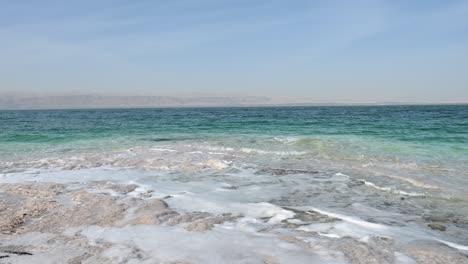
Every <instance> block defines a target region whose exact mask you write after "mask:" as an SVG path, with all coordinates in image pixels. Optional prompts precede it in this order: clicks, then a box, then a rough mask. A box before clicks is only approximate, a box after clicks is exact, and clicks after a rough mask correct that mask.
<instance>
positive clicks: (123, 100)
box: [0, 93, 466, 109]
mask: <svg viewBox="0 0 468 264" xmlns="http://www.w3.org/2000/svg"><path fill="white" fill-rule="evenodd" d="M410 104H415V105H416V104H466V102H366V101H363V102H356V101H352V102H313V100H311V99H304V98H302V99H297V98H270V97H266V96H142V95H135V96H125V95H93V94H88V95H18V94H14V93H7V94H0V109H83V108H152V107H154V108H157V107H222V106H281V105H283V106H285V105H289V106H308V105H410Z"/></svg>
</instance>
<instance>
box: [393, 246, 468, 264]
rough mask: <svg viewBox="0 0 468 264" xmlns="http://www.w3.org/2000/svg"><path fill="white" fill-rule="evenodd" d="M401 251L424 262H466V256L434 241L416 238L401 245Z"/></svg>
mask: <svg viewBox="0 0 468 264" xmlns="http://www.w3.org/2000/svg"><path fill="white" fill-rule="evenodd" d="M402 251H403V252H404V253H405V254H407V255H408V256H410V257H412V258H414V259H415V260H416V262H417V263H425V264H447V263H450V264H467V263H468V258H467V257H466V256H464V255H463V254H461V253H460V252H458V251H456V250H455V249H453V248H451V247H449V246H447V245H444V244H442V243H439V242H436V241H427V240H418V241H412V242H411V243H409V244H407V245H405V246H403V247H402Z"/></svg>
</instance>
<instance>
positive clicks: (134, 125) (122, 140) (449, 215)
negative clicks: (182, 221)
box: [0, 106, 468, 263]
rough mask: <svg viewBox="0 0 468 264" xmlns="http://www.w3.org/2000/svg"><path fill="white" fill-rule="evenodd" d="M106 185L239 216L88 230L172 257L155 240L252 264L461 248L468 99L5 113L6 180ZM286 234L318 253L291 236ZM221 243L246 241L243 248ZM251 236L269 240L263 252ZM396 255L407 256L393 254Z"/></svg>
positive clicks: (466, 226)
mask: <svg viewBox="0 0 468 264" xmlns="http://www.w3.org/2000/svg"><path fill="white" fill-rule="evenodd" d="M101 180H104V181H112V182H118V183H135V184H138V186H140V187H139V189H138V190H137V192H136V193H133V194H132V195H137V194H138V192H140V193H141V192H148V191H151V193H152V198H161V199H163V198H164V199H165V201H166V202H167V203H168V204H169V206H170V207H171V208H174V209H175V210H178V211H180V212H198V211H201V212H207V213H211V214H227V213H230V214H233V215H236V216H239V218H238V220H236V221H234V222H230V223H224V224H221V225H218V226H216V228H215V229H214V230H212V231H209V232H206V233H203V234H196V235H188V234H185V233H183V234H179V233H177V232H178V231H177V230H173V229H171V228H169V227H164V226H162V227H126V228H125V229H121V230H118V231H116V230H113V229H112V228H101V227H86V228H88V229H84V230H83V231H82V232H83V234H86V235H87V236H88V237H89V239H104V240H106V241H109V242H111V243H115V244H116V247H124V246H123V245H124V244H125V243H126V242H125V241H127V240H131V241H132V243H133V244H135V245H137V246H138V247H139V248H141V249H142V250H146V251H152V250H153V249H154V248H158V247H165V248H166V249H165V250H164V251H165V252H166V253H164V254H166V255H164V254H162V253H160V254H159V255H158V254H157V256H155V257H157V258H159V259H168V260H171V258H172V257H173V256H174V255H177V254H176V253H175V252H177V250H176V249H174V248H177V246H178V245H177V244H170V243H169V244H167V243H166V244H164V245H162V244H161V240H156V241H153V242H151V243H149V242H148V240H151V237H158V236H160V237H169V236H172V235H174V234H178V236H179V238H180V243H181V244H180V245H183V247H184V248H190V247H189V245H190V244H192V243H195V244H200V245H205V246H204V247H205V248H208V247H210V248H211V249H210V250H211V251H210V252H211V253H210V254H211V255H210V254H208V255H207V256H205V257H200V258H199V259H197V260H194V261H195V263H219V260H220V259H223V258H224V259H229V258H233V259H236V258H238V257H239V256H240V255H242V254H243V255H242V256H244V257H245V263H256V262H255V259H256V258H255V256H256V255H258V254H263V253H262V252H264V253H265V252H274V251H275V250H277V251H278V252H277V255H276V259H277V260H278V261H279V263H303V262H304V260H306V259H307V260H310V261H314V260H315V261H316V262H322V263H324V262H325V261H330V262H331V263H334V262H341V260H343V259H345V258H342V256H341V255H342V254H343V253H342V252H340V251H339V250H338V249H336V248H335V249H332V248H330V247H327V246H326V243H328V241H335V240H339V241H345V240H346V239H355V240H356V241H360V242H363V243H374V242H375V241H374V240H373V239H374V238H376V237H385V238H391V239H394V240H396V241H397V243H400V244H405V243H411V242H412V241H418V240H433V241H439V242H441V243H443V244H446V245H448V246H450V247H452V248H454V249H456V250H459V251H460V252H462V253H465V254H466V253H467V252H468V251H467V250H468V248H467V246H468V195H467V193H466V190H467V187H468V106H372V107H370V106H369V107H364V106H362V107H360V106H353V107H344V106H343V107H278V108H198V109H188V108H187V109H125V110H124V109H116V110H48V111H1V112H0V181H1V182H10V183H18V182H31V181H43V182H61V183H76V182H91V181H101ZM315 213H319V214H317V215H315ZM431 224H439V225H443V226H444V227H445V228H446V230H445V231H440V230H433V229H432V228H431V227H430V226H429V225H431ZM93 228H94V229H93ZM152 228H153V229H152ZM90 230H91V231H90ZM265 230H268V232H266V231H265ZM117 232H118V233H119V234H120V235H116V233H117ZM174 232H175V233H174ZM278 233H281V234H283V235H285V234H287V235H289V236H293V237H295V239H299V240H301V241H303V242H304V243H308V244H310V247H312V248H314V247H315V248H314V250H313V251H312V252H315V253H313V254H311V253H310V252H304V251H301V250H299V249H298V248H295V247H294V246H292V245H288V244H282V243H284V241H283V242H281V241H280V240H279V238H278V235H273V234H278ZM96 234H100V235H99V236H98V237H96ZM135 234H139V235H137V236H135ZM151 234H153V235H151ZM304 234H306V235H304ZM307 234H314V235H315V236H312V235H311V237H308V235H307ZM187 236H188V237H187ZM222 237H225V238H226V237H230V239H234V238H235V239H234V240H232V241H234V242H235V241H237V240H238V241H237V242H235V243H238V244H236V245H237V246H235V247H238V248H237V250H236V251H234V252H233V251H229V250H227V249H228V248H229V247H232V246H233V245H235V243H234V242H232V241H231V242H229V239H227V240H226V241H224V240H222V239H221V238H222ZM236 239H237V240H236ZM145 241H146V242H145ZM216 241H222V242H219V243H218V242H216ZM248 241H256V242H255V243H259V244H261V246H259V247H258V248H257V250H256V251H255V252H256V253H255V254H256V255H255V254H253V253H249V249H248V248H250V246H249V245H248V244H247V243H248ZM127 242H128V241H127ZM233 243H234V244H233ZM251 243H253V242H251ZM288 246H291V247H292V248H288ZM202 247H203V246H202ZM282 247H283V248H282ZM174 250H175V251H174ZM191 250H195V249H191ZM117 251H118V250H117ZM215 252H217V253H215ZM114 253H115V254H117V253H116V252H114ZM114 253H112V252H109V254H114ZM184 254H185V255H186V256H190V255H191V254H193V252H192V251H190V250H188V249H187V251H186V252H185V253H184ZM265 254H266V253H265ZM337 260H340V261H337ZM392 260H393V261H394V262H395V263H411V261H412V260H411V258H409V257H407V256H406V255H404V254H402V253H400V252H397V251H395V252H394V253H393V255H392ZM197 261H198V262H197ZM249 261H250V262H249ZM259 263H261V262H259ZM272 263H274V262H272Z"/></svg>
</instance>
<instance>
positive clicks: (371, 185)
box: [360, 179, 425, 197]
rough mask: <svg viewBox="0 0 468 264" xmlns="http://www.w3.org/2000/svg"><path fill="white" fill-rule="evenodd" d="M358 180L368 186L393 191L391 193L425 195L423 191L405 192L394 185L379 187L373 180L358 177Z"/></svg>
mask: <svg viewBox="0 0 468 264" xmlns="http://www.w3.org/2000/svg"><path fill="white" fill-rule="evenodd" d="M360 181H363V182H364V184H365V185H366V186H369V187H371V188H374V189H376V190H380V191H385V192H390V193H393V194H400V195H406V196H414V197H417V196H425V194H423V193H416V192H406V191H402V190H399V189H397V188H395V187H380V186H378V185H376V184H374V183H373V182H370V181H366V180H363V179H360Z"/></svg>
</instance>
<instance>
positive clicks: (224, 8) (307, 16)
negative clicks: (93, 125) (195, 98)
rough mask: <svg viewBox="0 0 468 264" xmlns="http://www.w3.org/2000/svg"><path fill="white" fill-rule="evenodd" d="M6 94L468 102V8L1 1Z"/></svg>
mask: <svg viewBox="0 0 468 264" xmlns="http://www.w3.org/2000/svg"><path fill="white" fill-rule="evenodd" d="M0 73H1V78H0V92H5V91H20V92H26V93H30V92H34V93H41V92H52V93H54V92H59V93H67V92H81V93H90V92H92V93H96V92H98V93H125V94H155V95H159V94H161V95H167V94H193V93H206V94H237V95H269V96H292V97H310V98H314V100H317V101H338V100H376V101H382V100H405V101H412V100H413V101H414V100H418V101H446V100H451V101H468V1H466V0H465V1H450V0H448V1H442V0H421V1H416V0H414V1H407V0H401V1H397V0H388V1H379V0H375V1H371V0H369V1H347V0H346V1H345V0H343V1H329V0H324V1H313V0H303V1H302V0H296V1H294V0H291V1H286V0H281V1H275V0H271V1H266V0H265V1H263V0H232V1H231V0H167V1H156V0H154V1H153V0H139V1H136V0H120V1H111V0H99V1H95V0H79V1H78V0H77V1H62V0H56V1H53V0H41V1H37V0H30V1H27V0H0Z"/></svg>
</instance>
